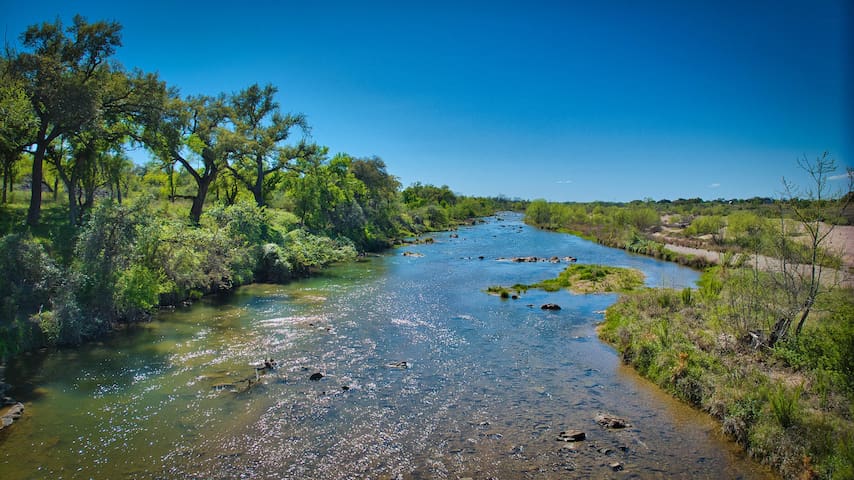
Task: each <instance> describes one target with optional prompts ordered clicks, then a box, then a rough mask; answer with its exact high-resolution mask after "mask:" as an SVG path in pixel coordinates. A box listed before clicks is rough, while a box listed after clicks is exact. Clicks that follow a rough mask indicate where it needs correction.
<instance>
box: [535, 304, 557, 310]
mask: <svg viewBox="0 0 854 480" xmlns="http://www.w3.org/2000/svg"><path fill="white" fill-rule="evenodd" d="M540 308H542V309H543V310H560V305H558V304H556V303H547V304H545V305H543V306H542V307H540Z"/></svg>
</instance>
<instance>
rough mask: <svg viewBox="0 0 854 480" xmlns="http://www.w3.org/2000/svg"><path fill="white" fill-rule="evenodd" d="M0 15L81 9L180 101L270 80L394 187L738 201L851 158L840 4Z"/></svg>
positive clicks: (317, 130) (66, 5) (845, 13)
mask: <svg viewBox="0 0 854 480" xmlns="http://www.w3.org/2000/svg"><path fill="white" fill-rule="evenodd" d="M0 1H2V3H0V27H2V28H3V29H4V32H5V37H6V39H7V41H11V42H15V41H16V40H17V36H18V35H19V34H20V33H21V32H22V31H23V30H24V29H25V28H26V26H27V25H30V24H33V23H41V22H43V21H52V20H53V19H54V18H56V17H57V16H59V17H60V18H61V19H62V20H63V21H65V22H69V21H70V19H71V17H72V16H73V15H74V14H75V13H80V14H82V15H84V16H85V17H87V18H88V19H89V20H90V21H95V20H102V19H105V20H115V21H118V22H119V23H121V24H122V25H123V26H124V30H123V43H124V46H123V47H122V48H121V49H120V50H119V52H118V54H117V57H118V59H119V60H120V61H121V62H122V63H123V64H124V65H125V66H126V67H138V68H141V69H143V70H145V71H156V72H159V74H160V76H161V78H162V79H163V80H165V81H166V82H167V83H169V84H170V85H174V86H177V87H178V88H180V90H181V92H182V93H183V94H218V93H220V92H236V91H238V90H240V89H242V88H245V87H246V86H248V85H250V84H252V83H256V82H257V83H260V84H265V83H272V84H274V85H276V86H277V87H278V88H279V94H278V100H279V103H280V104H281V106H282V108H283V109H284V110H285V111H293V112H302V113H305V114H306V115H307V116H308V119H309V122H310V124H311V126H312V132H311V134H312V138H313V140H314V141H316V142H318V143H320V144H323V145H328V146H329V147H330V150H331V151H332V152H347V153H349V154H351V155H355V156H371V155H377V156H379V157H381V158H382V159H384V160H385V161H386V164H387V165H388V169H389V171H390V172H391V173H392V174H394V175H397V176H398V177H399V178H400V180H401V182H402V183H403V184H404V185H409V184H411V183H413V182H415V181H421V182H423V183H432V184H436V185H442V184H447V185H449V186H450V187H451V188H452V189H453V190H454V191H457V192H460V193H464V194H470V195H488V196H492V195H499V194H503V195H506V196H508V197H521V198H528V199H533V198H546V199H548V200H554V201H590V200H606V201H628V200H633V199H643V198H652V199H655V200H658V199H662V198H669V199H676V198H680V197H682V198H688V197H702V198H706V199H713V198H744V197H752V196H777V195H778V194H779V193H780V191H781V177H783V176H786V177H787V178H792V179H794V180H795V181H797V182H798V183H802V184H805V183H806V179H805V178H804V175H802V173H801V172H800V171H799V170H798V169H797V166H796V160H797V159H798V158H799V157H801V156H803V155H806V156H808V157H810V158H812V157H816V156H818V155H820V154H821V153H822V152H823V151H829V152H831V153H832V154H833V155H834V156H835V158H836V159H837V163H838V165H839V166H840V173H842V170H843V169H844V167H845V166H850V165H852V164H854V160H852V155H854V140H852V132H854V96H853V95H852V90H854V88H852V87H851V85H854V75H852V70H854V67H852V63H854V52H852V47H851V45H852V40H854V39H852V37H851V31H852V28H854V19H852V16H853V15H854V8H852V7H851V6H850V5H851V2H848V1H846V0H838V1H825V0H813V1H785V0H784V1H750V2H736V1H733V2H730V1H716V2H676V1H674V2H668V1H660V2H635V1H624V2H622V1H614V2H572V1H555V2H540V1H533V0H529V1H525V2H521V1H519V2H502V1H490V2H463V1H458V2H444V1H438V0H436V1H431V2H418V1H413V2H399V1H398V2H370V1H363V2H352V1H349V2H343V1H342V2H337V1H321V2H310V1H301V2H291V1H281V2H276V1H260V2H243V3H240V2H227V3H226V2H223V3H221V4H220V3H218V2H215V1H208V2H194V1H183V2H167V1H159V0H152V1H146V2H115V1H111V2H85V1H80V2H75V1H67V0H66V1H52V0H44V1H39V2H36V3H34V2H23V1H12V2H10V1H8V0H0ZM135 156H136V157H137V158H139V157H144V156H145V154H144V153H142V152H138V153H136V154H135ZM843 183H844V182H842V181H837V182H836V184H838V186H840V187H841V186H842V184H843Z"/></svg>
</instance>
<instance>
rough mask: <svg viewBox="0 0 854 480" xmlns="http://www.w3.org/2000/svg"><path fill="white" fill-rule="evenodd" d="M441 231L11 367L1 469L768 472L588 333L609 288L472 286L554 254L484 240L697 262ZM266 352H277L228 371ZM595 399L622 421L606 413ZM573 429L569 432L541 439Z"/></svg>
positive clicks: (504, 224)
mask: <svg viewBox="0 0 854 480" xmlns="http://www.w3.org/2000/svg"><path fill="white" fill-rule="evenodd" d="M456 233H457V235H458V237H456V238H454V237H452V236H451V235H450V234H447V233H444V234H437V235H436V242H435V243H434V244H432V245H412V246H407V247H406V250H408V251H414V252H417V253H421V254H423V255H424V256H423V257H404V256H402V255H400V253H401V251H393V252H390V253H389V254H388V255H385V256H382V257H377V258H372V259H369V260H368V261H365V262H360V263H356V264H351V265H345V266H341V267H339V268H335V269H332V270H329V271H327V272H325V273H324V274H323V275H321V276H319V277H315V278H311V279H307V280H303V281H299V282H295V283H293V284H289V285H284V286H280V285H251V286H248V287H244V288H241V289H239V290H238V291H237V292H236V294H235V295H233V296H231V297H230V298H228V299H227V300H225V301H223V300H222V299H210V300H205V301H203V302H200V303H199V304H197V305H195V306H193V307H191V308H188V309H179V310H175V311H173V312H164V313H163V314H161V315H159V316H158V318H157V320H156V321H154V322H151V323H149V324H146V325H144V326H142V327H141V328H139V329H137V330H134V331H129V332H126V333H124V334H120V335H117V336H116V337H115V338H111V339H109V340H107V341H105V342H104V343H103V344H101V345H92V346H87V347H84V348H82V349H79V350H76V351H68V352H64V351H60V352H51V353H49V354H47V355H44V356H43V358H40V359H38V361H34V362H31V363H29V364H26V365H24V364H19V365H10V368H11V369H14V370H16V372H15V374H14V375H10V380H12V381H14V382H17V383H20V384H22V385H24V384H29V385H31V387H30V393H31V394H30V395H27V394H25V393H17V394H18V395H19V396H21V397H22V398H23V397H26V399H27V400H28V416H27V417H25V419H24V420H23V421H22V422H20V425H18V424H16V425H15V428H14V429H12V431H11V432H10V434H9V435H8V438H7V440H6V441H5V442H4V449H3V450H2V451H0V472H2V474H3V475H2V476H3V478H4V479H5V478H39V477H46V476H47V477H63V478H90V477H99V478H101V477H103V478H108V477H109V478H295V479H296V478H322V479H327V478H330V479H334V478H365V477H369V478H461V477H472V478H489V477H496V478H567V476H569V477H570V478H572V477H580V478H590V477H592V478H608V477H609V476H611V477H614V478H623V477H629V478H710V479H711V478H769V477H768V475H767V473H766V472H765V471H763V470H762V469H760V468H758V467H756V466H755V465H753V464H751V463H750V462H747V461H745V460H744V459H743V458H741V456H740V455H739V454H738V451H737V449H735V448H734V447H733V445H732V444H730V443H728V442H726V441H725V440H723V439H721V438H720V436H719V435H718V434H716V433H715V432H717V431H719V427H717V426H715V425H714V424H713V423H711V422H710V421H709V420H708V419H707V418H706V417H705V416H703V415H701V414H699V413H697V412H695V411H693V410H691V409H690V408H688V407H685V406H684V405H681V404H679V403H678V402H675V401H674V400H673V399H671V398H670V397H669V396H667V395H665V394H662V393H661V392H660V391H658V390H657V389H656V388H655V387H653V386H651V385H650V384H649V383H647V382H645V381H644V380H642V379H639V378H637V376H635V375H634V374H633V373H632V372H631V371H628V370H626V369H625V367H622V366H621V365H620V364H619V361H618V358H617V356H616V355H615V354H614V352H613V350H612V349H611V348H610V347H608V346H607V345H603V344H602V343H601V342H599V340H598V338H597V337H596V333H595V325H596V324H597V323H598V322H599V321H600V320H601V318H602V316H601V313H598V312H600V311H601V310H603V309H604V308H606V307H607V306H608V305H610V304H611V303H612V302H613V301H614V300H615V298H616V297H615V296H614V295H592V296H580V295H572V294H570V293H568V292H556V293H546V292H541V291H530V292H528V293H527V294H525V295H523V297H522V298H520V299H518V300H506V301H502V300H500V299H498V298H497V297H494V296H489V295H487V294H485V293H484V292H483V290H484V289H485V288H486V287H487V286H489V285H493V284H513V283H533V282H535V281H538V280H542V279H544V278H551V277H554V276H556V274H557V273H558V272H559V271H560V270H561V268H562V265H559V264H558V265H555V264H550V263H533V264H515V263H512V262H501V261H497V259H498V258H499V257H511V256H529V255H536V256H540V257H550V256H561V257H562V256H569V255H571V256H575V257H578V259H579V262H590V263H608V264H612V265H621V266H630V267H634V268H639V269H641V270H642V271H644V272H645V273H646V275H647V282H648V284H650V285H662V284H663V285H669V286H674V287H683V286H690V285H692V284H693V282H694V281H695V280H696V278H697V273H696V272H693V271H691V270H687V269H684V268H681V267H679V266H676V265H673V264H666V263H661V262H657V261H655V260H652V259H648V258H644V257H637V256H632V255H627V254H625V253H624V252H620V251H617V250H611V249H606V248H604V247H601V246H599V245H596V244H593V243H590V242H586V241H584V240H581V239H578V238H576V237H571V236H568V235H560V234H554V233H549V232H542V231H538V230H534V229H531V228H529V227H527V226H525V225H523V224H522V223H521V222H520V219H519V217H518V216H515V215H507V216H505V220H504V221H498V220H496V219H494V218H493V219H490V220H489V221H488V222H487V223H486V224H483V225H478V226H474V227H470V228H463V229H460V230H459V231H458V232H456ZM480 256H483V257H484V259H483V260H480V258H479V257H480ZM546 302H554V303H559V304H560V305H561V306H562V307H563V308H562V310H560V311H557V312H547V311H543V310H540V308H539V305H540V304H542V303H546ZM264 358H274V359H276V360H277V362H278V369H276V370H269V371H268V370H265V371H263V372H261V373H262V374H261V375H259V377H258V379H257V382H253V383H252V385H251V388H249V387H248V385H247V386H246V387H245V388H244V384H241V383H240V380H241V379H246V378H248V377H252V378H254V375H255V365H256V364H257V363H258V362H259V361H260V360H262V359H264ZM404 362H405V363H404ZM12 377H15V378H12ZM603 412H605V413H609V414H613V415H617V416H620V417H623V418H626V419H628V420H629V421H630V423H631V426H630V427H629V428H625V429H621V430H610V429H605V428H602V427H601V426H600V425H599V424H597V423H596V421H595V417H596V415H597V414H599V413H603ZM569 429H580V430H583V431H585V433H586V435H587V438H586V440H585V441H583V442H562V441H558V437H559V436H560V432H561V431H566V430H569Z"/></svg>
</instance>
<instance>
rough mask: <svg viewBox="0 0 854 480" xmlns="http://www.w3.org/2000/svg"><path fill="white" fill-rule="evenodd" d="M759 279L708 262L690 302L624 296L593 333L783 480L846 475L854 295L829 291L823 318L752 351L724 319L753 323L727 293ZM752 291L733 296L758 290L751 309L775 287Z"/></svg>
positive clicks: (660, 294) (852, 430)
mask: <svg viewBox="0 0 854 480" xmlns="http://www.w3.org/2000/svg"><path fill="white" fill-rule="evenodd" d="M757 278H758V279H759V280H760V281H761V280H762V276H761V275H759V276H758V277H755V276H754V275H753V274H752V273H751V272H749V271H744V270H741V269H731V268H725V267H715V268H714V269H712V270H711V271H709V272H707V273H706V274H704V276H703V282H702V283H703V284H704V286H703V287H701V289H700V295H692V296H691V301H690V302H686V301H685V300H684V298H683V299H682V301H679V299H680V297H681V295H680V294H679V292H677V291H668V290H642V291H639V292H636V293H631V294H627V295H624V296H622V297H621V298H620V299H619V300H618V302H617V303H616V304H615V305H613V306H612V307H610V308H609V309H608V310H607V313H606V316H605V323H604V324H603V325H602V326H601V328H600V330H599V332H600V335H601V336H602V338H603V339H605V340H606V341H609V342H611V343H613V344H614V345H615V346H616V348H617V350H618V351H619V353H620V355H621V357H622V358H623V360H624V361H625V362H627V363H629V364H631V365H632V366H633V367H634V368H635V369H637V370H638V372H639V373H641V374H642V375H644V376H646V377H648V378H650V379H651V380H653V381H654V382H656V383H657V384H658V385H660V386H661V387H662V388H664V389H666V390H668V391H670V392H671V393H673V394H674V395H675V396H677V397H678V398H681V399H683V400H685V401H686V402H689V403H692V404H694V405H697V406H698V407H700V408H703V409H705V410H707V411H708V412H709V413H711V414H712V415H714V416H716V417H717V418H719V419H720V420H721V422H722V429H723V431H724V432H725V433H727V434H728V435H730V436H732V437H733V438H734V439H735V440H737V441H738V442H740V443H742V444H743V445H745V447H746V448H748V449H749V451H750V453H751V454H752V455H753V456H754V457H757V458H759V459H761V460H762V461H764V462H767V463H769V464H771V465H773V466H774V467H775V468H777V469H778V470H779V471H780V472H781V473H782V474H783V475H785V476H786V477H787V478H796V477H799V476H802V475H804V476H806V475H815V476H816V477H818V478H845V477H844V476H843V477H838V475H840V474H842V475H844V474H847V473H848V472H850V471H851V466H850V462H851V458H852V456H851V439H852V438H854V423H852V422H851V414H852V410H851V405H852V404H854V390H852V388H851V387H852V386H851V380H850V379H851V377H852V375H851V370H850V368H851V363H852V360H851V358H852V357H854V355H852V352H854V350H852V349H854V342H852V339H854V325H852V322H851V318H852V317H854V315H852V314H854V303H852V302H851V298H852V297H851V293H850V291H847V292H846V291H839V292H837V293H836V294H834V295H828V296H826V297H825V298H824V299H823V300H822V302H821V305H820V306H819V308H820V309H821V310H822V311H824V312H827V313H826V314H825V315H826V317H825V318H823V319H822V321H821V322H818V323H816V324H815V325H814V326H812V327H811V328H808V329H806V330H805V331H804V332H803V333H802V335H801V336H800V337H798V338H797V340H795V339H790V340H787V341H785V342H782V343H780V344H778V345H776V346H775V347H774V349H773V350H765V349H757V350H755V349H752V348H751V347H750V346H749V345H748V344H743V343H740V338H742V337H738V336H735V335H733V334H732V333H731V332H732V330H731V329H730V327H729V323H728V322H732V321H737V322H740V323H743V324H744V325H752V324H753V325H755V323H756V321H755V320H745V319H740V318H737V317H735V316H734V317H733V318H732V319H730V317H728V315H731V314H733V313H734V312H737V311H743V312H750V311H749V310H743V309H741V307H738V305H735V306H734V300H733V295H734V292H738V291H739V289H742V288H744V287H743V284H744V283H745V282H748V283H752V282H753V281H754V279H757ZM704 292H705V293H704ZM750 292H752V293H749V294H748V293H746V292H742V293H739V295H741V294H744V296H748V297H750V296H755V295H756V296H759V297H760V298H758V299H755V300H751V301H753V302H755V303H756V304H757V305H763V304H764V302H770V303H774V302H776V301H777V300H776V296H775V293H774V292H771V291H768V290H765V289H763V290H757V291H754V290H750ZM682 294H684V291H683V293H682ZM736 303H737V302H736ZM764 308H768V307H764ZM740 309H741V310H740ZM757 312H759V310H757V311H756V312H753V313H750V315H758V313H757ZM738 315H742V314H738ZM775 361H778V363H779V361H783V362H785V365H782V366H783V367H785V368H784V369H780V368H779V367H780V365H778V366H777V367H776V368H775V367H774V364H775ZM769 368H775V369H776V372H774V374H773V375H771V374H768V373H767V370H768V369H769ZM792 370H794V371H795V373H793V372H792ZM801 382H803V383H801ZM793 384H795V385H800V386H797V387H792V385H793ZM805 458H808V460H804V459H805Z"/></svg>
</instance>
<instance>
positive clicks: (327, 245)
mask: <svg viewBox="0 0 854 480" xmlns="http://www.w3.org/2000/svg"><path fill="white" fill-rule="evenodd" d="M283 247H284V249H285V250H286V251H287V260H288V262H289V264H290V265H291V266H292V268H293V270H294V271H295V272H296V273H297V274H298V275H306V274H309V273H311V272H313V271H315V270H317V269H319V268H322V267H325V266H327V265H331V264H333V263H339V262H345V261H349V260H353V259H355V258H356V255H357V253H356V248H355V247H354V246H353V243H352V242H351V241H349V240H348V239H346V238H343V237H342V238H339V239H337V240H333V239H331V238H328V237H322V236H317V235H312V234H311V233H309V232H307V231H305V230H294V231H292V232H289V233H288V234H287V235H286V236H285V239H284V245H283Z"/></svg>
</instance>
